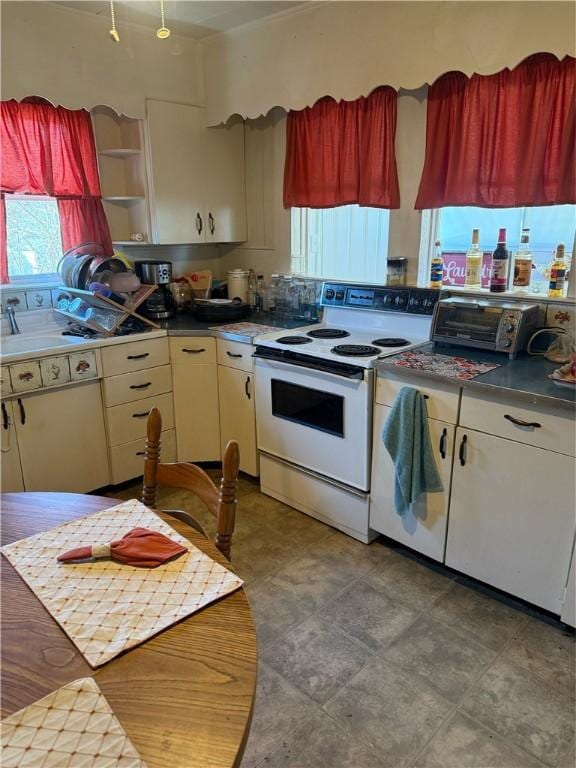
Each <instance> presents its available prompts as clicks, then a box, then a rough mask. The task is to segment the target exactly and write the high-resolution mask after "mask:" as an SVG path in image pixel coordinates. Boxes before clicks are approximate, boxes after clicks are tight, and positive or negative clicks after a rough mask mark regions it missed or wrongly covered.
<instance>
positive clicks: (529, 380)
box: [376, 343, 576, 414]
mask: <svg viewBox="0 0 576 768" xmlns="http://www.w3.org/2000/svg"><path fill="white" fill-rule="evenodd" d="M418 351H421V352H433V353H436V354H439V355H449V356H450V355H451V356H459V357H465V358H467V359H468V360H474V361H475V362H478V363H498V364H499V367H498V368H495V369H494V370H492V371H488V373H482V374H480V375H479V376H476V378H474V379H468V380H462V379H457V378H453V377H449V376H445V375H442V374H437V373H434V372H432V371H421V370H414V369H411V368H400V367H398V366H395V365H394V360H395V359H398V357H399V355H391V356H390V357H386V358H384V359H382V360H380V361H378V363H377V364H376V369H377V370H380V371H383V372H384V371H390V370H392V371H394V372H395V373H397V374H398V375H402V376H406V377H410V376H418V377H422V378H430V379H433V380H435V381H442V380H444V381H449V382H451V383H455V384H458V385H459V386H461V387H464V388H465V389H471V390H475V391H477V392H478V393H481V392H485V393H486V394H487V395H489V394H490V393H493V394H497V395H498V396H505V397H511V398H513V399H515V400H517V401H518V400H519V401H522V402H524V403H527V404H531V405H542V406H549V407H550V406H552V407H561V408H566V410H567V411H568V412H571V413H572V414H575V413H576V410H575V404H576V387H574V389H569V388H568V387H559V386H558V385H556V384H554V382H553V381H552V380H551V379H549V378H548V375H549V374H550V373H552V371H554V370H555V369H556V368H560V363H551V362H550V361H549V360H546V358H544V357H534V356H531V355H526V354H521V355H519V356H518V357H517V358H516V359H515V360H509V359H508V357H506V355H503V354H501V353H497V352H485V351H480V350H474V349H470V348H469V347H457V346H445V345H439V344H433V343H428V344H425V345H424V346H422V347H418Z"/></svg>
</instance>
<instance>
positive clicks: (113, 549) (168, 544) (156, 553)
mask: <svg viewBox="0 0 576 768" xmlns="http://www.w3.org/2000/svg"><path fill="white" fill-rule="evenodd" d="M184 552H188V550H187V549H186V547H183V546H182V545H181V544H177V543H176V542H175V541H172V539H169V538H168V536H164V534H163V533H158V531H150V530H148V528H133V529H132V530H131V531H129V532H128V533H127V534H126V535H125V536H123V537H122V538H121V539H118V541H112V542H110V544H96V545H92V546H87V547H76V549H70V550H69V551H68V552H64V553H63V554H62V555H58V560H59V561H60V562H62V563H68V562H71V561H75V560H86V559H87V558H97V559H98V558H109V559H110V560H114V561H115V562H117V563H122V564H123V565H133V566H137V567H139V568H156V567H157V566H159V565H162V563H165V562H166V561H168V560H173V559H174V558H176V557H179V556H180V555H183V554H184Z"/></svg>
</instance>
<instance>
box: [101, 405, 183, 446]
mask: <svg viewBox="0 0 576 768" xmlns="http://www.w3.org/2000/svg"><path fill="white" fill-rule="evenodd" d="M153 406H156V408H158V410H159V411H160V414H161V416H162V426H163V427H164V428H165V429H172V428H173V426H174V406H173V404H172V393H171V392H169V393H167V394H165V395H157V396H156V397H147V398H146V399H145V400H138V401H137V402H135V403H124V404H123V405H115V406H114V407H113V408H107V409H106V415H107V418H108V441H109V443H110V445H122V443H129V442H131V441H132V440H138V439H139V438H141V437H145V436H146V421H147V419H148V414H149V413H150V409H151V408H152V407H153Z"/></svg>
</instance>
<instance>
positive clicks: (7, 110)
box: [0, 101, 100, 197]
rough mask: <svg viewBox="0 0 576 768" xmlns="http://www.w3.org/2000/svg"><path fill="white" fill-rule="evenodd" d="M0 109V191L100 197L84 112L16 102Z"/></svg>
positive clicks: (82, 110) (91, 145) (88, 129)
mask: <svg viewBox="0 0 576 768" xmlns="http://www.w3.org/2000/svg"><path fill="white" fill-rule="evenodd" d="M0 107H1V112H0V120H1V122H0V127H1V131H2V178H1V181H0V184H1V187H2V192H19V193H22V194H29V195H50V196H51V197H62V196H66V197H70V196H72V197H100V182H99V179H98V163H97V160H96V147H95V145H94V136H93V133H92V123H91V121H90V115H89V113H88V112H86V111H85V110H84V109H79V110H75V111H72V110H69V109H64V107H53V106H52V105H51V104H30V103H26V102H24V103H21V104H20V103H18V102H16V101H3V102H2V103H1V104H0Z"/></svg>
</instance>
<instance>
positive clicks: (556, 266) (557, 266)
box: [548, 243, 566, 299]
mask: <svg viewBox="0 0 576 768" xmlns="http://www.w3.org/2000/svg"><path fill="white" fill-rule="evenodd" d="M564 256H565V253H564V243H558V245H557V247H556V256H555V257H554V261H553V262H552V264H551V265H550V284H549V287H548V296H549V297H550V298H553V299H561V298H562V297H563V296H564V283H565V282H566V262H565V260H564Z"/></svg>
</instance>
